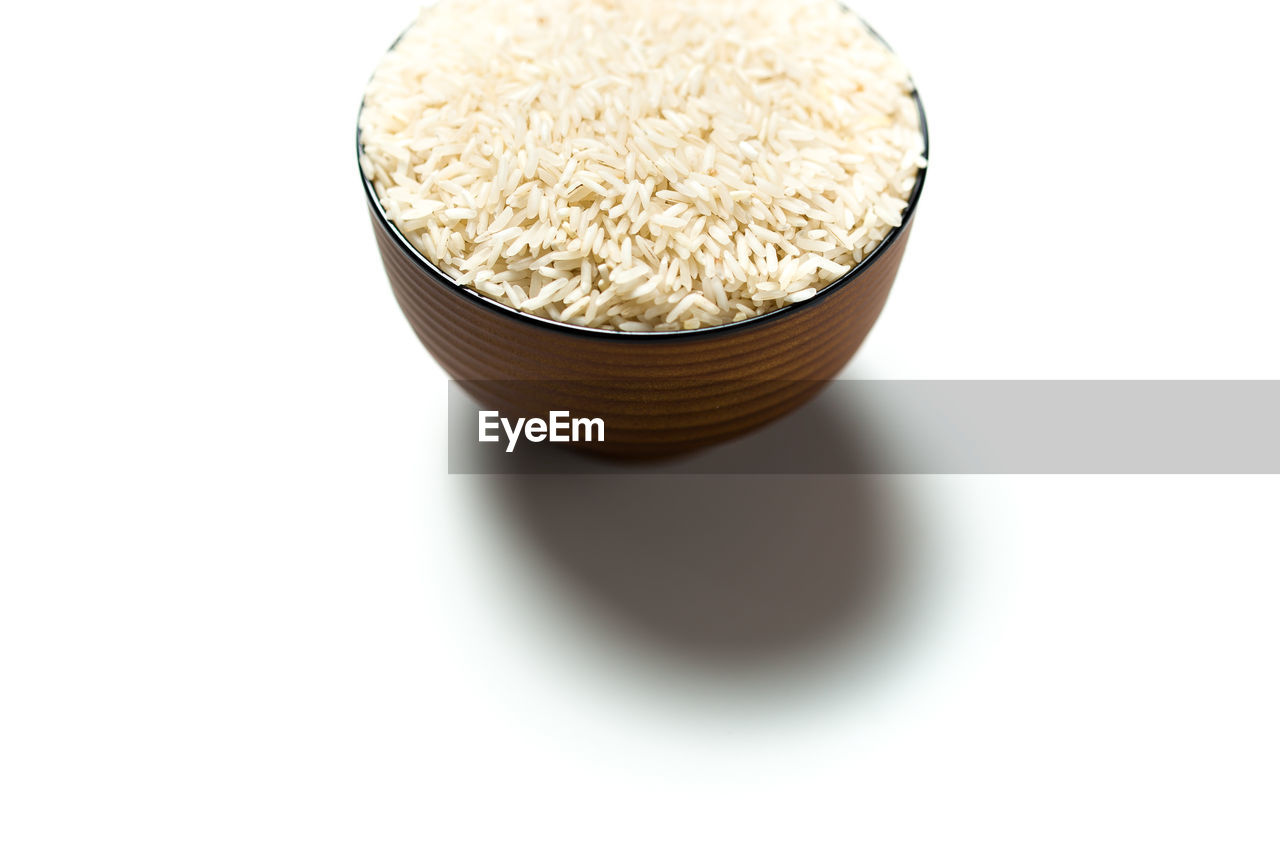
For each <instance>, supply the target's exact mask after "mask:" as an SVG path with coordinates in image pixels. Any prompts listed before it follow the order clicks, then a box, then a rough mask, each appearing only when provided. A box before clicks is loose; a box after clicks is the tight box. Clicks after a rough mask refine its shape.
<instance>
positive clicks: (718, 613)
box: [485, 393, 923, 674]
mask: <svg viewBox="0 0 1280 853" xmlns="http://www.w3.org/2000/svg"><path fill="white" fill-rule="evenodd" d="M851 417H852V415H851V413H850V412H848V411H847V409H844V410H842V409H841V407H840V406H839V405H838V401H836V400H834V399H833V397H832V395H829V394H825V393H824V394H822V395H820V396H819V397H818V398H817V399H815V400H814V401H813V402H811V403H810V404H808V405H807V406H805V407H803V408H802V409H801V410H800V411H798V412H795V413H793V414H792V415H790V416H788V417H787V418H785V419H783V420H782V421H779V422H777V423H776V424H774V425H772V426H770V427H768V428H766V429H764V430H761V431H759V432H757V433H755V434H753V435H751V436H748V437H746V438H744V439H741V440H739V441H737V442H735V443H733V444H732V445H728V446H726V447H723V448H718V449H716V450H713V451H711V453H716V454H720V457H721V458H719V459H717V464H716V466H715V467H716V470H732V468H731V466H730V465H729V464H728V463H727V461H726V460H732V459H735V458H737V459H743V460H746V459H751V458H755V457H757V456H758V455H760V454H768V455H772V457H773V458H788V460H789V463H790V464H791V465H792V467H789V468H788V469H787V470H792V471H821V470H836V471H859V470H875V468H876V465H875V464H873V463H872V462H871V461H870V460H872V459H874V454H876V453H877V449H878V446H879V445H880V444H881V442H878V441H877V440H876V439H875V436H874V435H873V432H874V429H873V427H872V425H871V424H870V423H861V421H865V420H866V419H863V418H859V419H858V420H859V421H860V423H850V419H851ZM512 464H513V469H512V470H513V472H514V471H518V470H520V469H519V468H518V467H517V466H518V463H516V462H514V461H513V463H512ZM747 467H749V466H747ZM561 470H563V469H561ZM574 470H577V471H579V472H581V473H586V474H595V475H596V476H565V475H523V476H521V475H517V476H507V477H497V478H494V477H486V478H485V479H486V481H487V482H488V489H487V490H488V491H490V492H491V500H492V502H493V503H495V504H505V507H506V515H508V516H509V517H510V519H511V521H512V522H513V523H515V524H517V525H521V526H523V528H524V532H525V534H526V535H525V537H524V539H525V540H526V541H527V542H529V543H530V544H531V546H533V547H536V548H539V549H541V550H542V551H543V552H544V554H545V559H542V560H535V561H531V565H533V566H546V567H549V571H550V572H551V573H552V575H553V577H554V578H555V580H556V581H558V582H559V583H560V584H561V585H563V586H564V587H566V588H567V591H568V593H569V595H570V597H571V598H572V599H574V600H576V601H578V602H580V605H581V606H582V607H584V608H586V609H587V610H588V614H587V615H588V616H589V617H590V618H591V619H592V620H593V621H603V622H605V623H606V625H607V626H609V628H610V632H611V633H614V634H617V635H618V636H619V637H623V638H626V639H627V640H628V641H629V642H631V643H638V644H640V645H641V646H643V647H644V649H645V650H648V651H652V652H657V653H659V654H660V655H661V656H663V657H665V658H668V659H670V660H671V661H675V662H678V663H679V664H680V665H682V666H693V667H698V668H712V669H714V670H715V671H716V672H717V673H720V674H725V673H726V672H744V671H745V672H748V673H752V672H762V671H765V670H767V669H771V668H773V667H774V666H776V665H778V664H785V665H790V664H793V663H795V662H797V661H813V660H815V659H817V658H820V657H822V656H823V655H826V654H828V653H831V652H838V653H839V656H840V658H841V660H842V661H843V662H845V663H848V662H849V659H850V657H851V656H853V657H856V658H859V659H866V660H870V659H875V658H878V657H881V656H882V654H881V653H882V652H884V651H886V650H887V649H888V648H889V647H890V646H891V645H892V640H893V639H894V638H895V637H896V636H897V634H898V633H899V632H900V629H901V627H902V625H903V622H904V620H905V618H906V616H907V615H908V614H909V611H910V609H911V608H910V606H909V605H910V603H911V597H912V596H911V595H910V591H911V589H912V587H913V582H914V574H915V570H916V568H917V566H918V564H919V559H918V558H919V556H920V554H919V545H920V542H921V540H922V536H923V531H922V530H921V525H920V518H919V513H917V512H916V511H914V509H913V507H912V506H911V505H910V502H909V501H908V500H906V499H905V496H904V493H903V489H902V488H901V482H900V481H898V480H896V479H895V478H886V477H875V476H856V475H841V476H822V475H814V474H807V475H798V476H797V475H749V476H735V475H730V474H672V473H668V472H667V470H664V469H662V468H659V469H656V471H655V470H654V469H649V470H646V469H645V468H644V467H637V466H635V465H634V464H632V465H628V464H620V463H611V462H607V461H600V460H594V459H589V458H584V459H582V460H581V461H579V462H577V463H576V465H575V468H574Z"/></svg>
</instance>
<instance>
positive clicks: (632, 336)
mask: <svg viewBox="0 0 1280 853" xmlns="http://www.w3.org/2000/svg"><path fill="white" fill-rule="evenodd" d="M841 5H843V4H841ZM860 20H861V19H860ZM862 25H863V26H864V27H866V29H867V32H869V33H870V34H871V36H872V37H873V38H875V39H876V40H877V41H879V42H880V43H881V44H883V45H884V46H885V47H886V48H887V49H888V50H889V51H890V52H891V53H894V55H895V56H896V55H897V54H896V53H895V52H894V50H893V48H892V47H891V46H890V45H889V43H888V42H887V41H885V39H884V37H883V36H881V35H880V34H879V33H878V32H876V31H875V30H874V29H873V28H872V27H871V25H870V24H868V23H867V22H866V21H862ZM412 26H413V25H412V24H411V25H410V28H411V27H412ZM405 32H408V29H406V30H405ZM403 36H404V33H401V34H400V36H397V37H396V40H395V41H394V42H392V43H391V46H390V47H388V48H387V50H386V51H385V52H384V55H385V53H389V52H391V51H392V50H394V49H395V47H396V45H397V44H399V43H400V39H401V38H402V37H403ZM907 79H908V81H909V82H910V83H911V100H912V101H913V102H914V103H915V105H916V112H917V114H918V115H919V116H920V135H921V138H922V140H923V143H924V149H923V151H922V152H921V155H920V156H921V157H922V158H923V159H924V161H925V165H923V166H921V167H920V169H919V171H917V172H916V180H915V184H914V186H912V188H911V195H910V196H909V197H908V198H907V206H906V207H905V208H904V209H903V211H902V224H901V225H899V226H897V227H895V228H893V229H892V230H891V231H890V232H889V234H888V235H887V236H886V237H885V238H884V239H883V240H881V241H880V244H879V245H878V246H876V247H875V248H874V249H872V250H871V254H869V255H867V256H866V257H865V258H863V259H862V260H861V261H860V262H859V263H858V264H856V265H855V266H854V267H853V269H851V270H849V271H848V272H847V273H845V274H844V275H842V276H840V277H839V278H837V279H836V280H835V281H833V282H831V283H830V284H828V285H827V286H826V287H824V288H822V289H821V290H819V291H818V292H817V293H815V294H814V295H813V296H811V297H810V298H808V299H806V300H804V301H803V302H792V303H791V304H789V305H784V306H782V307H781V308H775V309H773V310H772V311H768V312H766V313H764V314H757V315H756V316H754V317H747V318H745V319H742V320H734V321H731V322H728V323H722V324H721V325H719V326H703V327H702V328H698V329H668V330H662V331H652V332H644V331H627V330H624V329H611V328H598V327H593V326H579V325H575V324H573V323H566V322H564V321H562V320H552V319H551V318H550V317H539V316H538V315H536V314H529V313H527V312H525V311H521V310H520V309H519V308H513V307H511V306H510V305H507V304H506V303H505V302H499V301H498V300H497V299H494V298H493V297H492V296H486V295H485V294H483V293H480V292H479V291H476V290H473V289H471V288H469V287H466V286H465V285H461V284H458V283H457V282H455V281H454V280H453V279H452V278H450V277H449V276H448V275H447V274H445V272H444V271H443V270H441V269H440V268H439V267H437V266H436V265H435V264H434V263H432V262H431V261H430V260H429V259H428V258H427V257H426V256H425V255H423V254H422V253H421V252H420V251H418V249H417V247H416V246H414V245H413V243H411V242H410V241H409V238H407V237H406V236H405V235H404V234H403V233H402V232H401V231H400V229H399V228H397V227H396V224H395V223H394V222H392V221H391V218H390V217H389V216H388V215H387V212H386V210H384V209H383V207H382V202H381V201H379V200H378V193H377V190H376V189H375V188H374V186H373V181H371V180H370V179H369V178H368V176H366V175H365V173H364V166H363V165H362V163H361V159H362V158H363V156H364V146H363V145H362V144H361V131H360V118H361V116H362V115H363V114H364V105H365V99H364V97H361V98H360V109H359V110H357V112H356V169H357V170H358V171H359V173H360V183H361V184H362V185H363V186H364V194H365V200H366V202H367V203H368V205H369V208H370V210H371V211H372V212H373V214H374V217H375V219H376V221H377V223H378V225H379V226H381V227H382V228H383V230H385V231H386V232H387V233H388V234H389V235H390V236H391V238H392V240H394V241H395V243H396V245H397V247H398V248H399V249H400V251H401V252H402V253H404V254H405V255H406V256H407V257H408V258H409V260H410V261H411V262H413V264H414V265H415V266H417V267H418V268H419V269H420V270H421V271H422V272H423V273H425V274H426V275H427V277H428V278H430V279H431V280H432V282H433V283H434V284H436V285H437V286H439V287H442V288H444V289H446V290H448V291H450V292H452V293H454V294H455V295H457V296H459V297H461V298H463V299H467V300H469V301H470V302H471V303H472V304H474V305H477V306H479V307H480V308H482V309H484V310H487V311H490V312H496V313H498V314H501V315H502V316H504V317H506V318H508V319H511V320H516V321H517V322H521V323H526V324H529V325H532V326H536V327H538V328H541V329H546V330H548V331H551V332H558V333H560V334H566V335H577V336H579V337H588V338H595V339H597V340H628V341H667V342H671V341H677V340H682V339H685V338H690V337H695V336H696V337H699V338H705V337H710V336H713V335H717V336H719V335H732V334H737V333H739V332H746V331H749V330H751V329H755V328H757V327H758V326H760V325H762V324H765V323H770V322H778V321H780V320H784V319H786V318H788V317H791V316H794V315H795V314H796V313H798V312H800V311H804V310H806V309H809V308H812V307H814V306H816V305H818V304H820V303H822V302H824V301H825V300H827V299H829V298H831V297H832V296H834V295H835V294H836V293H837V292H839V291H841V290H843V289H845V288H846V287H848V286H850V285H851V284H852V283H853V282H855V281H856V280H857V279H858V278H860V277H861V276H862V275H863V274H864V273H865V272H866V271H867V270H869V269H870V268H871V267H872V266H874V265H875V264H876V263H877V262H878V261H879V260H880V259H881V258H882V257H883V256H884V255H885V254H887V253H888V251H889V249H890V248H892V247H893V244H894V243H896V242H897V241H898V239H899V238H901V237H902V235H903V234H904V233H905V232H906V230H907V229H908V228H910V227H911V220H912V218H913V217H914V216H915V212H916V207H917V206H918V205H919V202H920V193H921V190H923V189H924V182H925V177H926V175H927V173H928V171H929V125H928V121H927V120H926V118H925V112H924V102H923V101H922V100H921V99H920V90H919V88H918V87H917V86H916V84H915V80H914V79H912V78H910V77H908V78H907Z"/></svg>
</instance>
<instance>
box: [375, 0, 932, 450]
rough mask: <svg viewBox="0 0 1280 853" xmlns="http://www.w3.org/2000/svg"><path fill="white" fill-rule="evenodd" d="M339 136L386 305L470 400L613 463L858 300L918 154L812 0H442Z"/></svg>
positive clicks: (683, 436)
mask: <svg viewBox="0 0 1280 853" xmlns="http://www.w3.org/2000/svg"><path fill="white" fill-rule="evenodd" d="M357 153H358V157H359V162H360V171H361V178H362V182H363V185H364V189H365V195H366V201H367V204H368V208H369V213H370V217H371V219H372V223H373V229H374V233H375V236H376V239H377V243H378V248H379V251H380V253H381V255H382V259H383V262H384V265H385V267H386V270H387V274H388V277H389V279H390V281H391V284H392V289H393V292H394V293H395V296H396V299H397V301H398V303H399V304H400V307H401V309H402V310H403V312H404V314H405V316H406V317H407V318H408V320H409V323H410V325H411V326H412V327H413V329H414V331H415V332H416V333H417V335H418V337H419V338H420V339H421V341H422V342H423V344H424V345H425V346H426V348H427V349H428V350H429V351H430V352H431V354H432V355H433V356H434V357H435V358H436V359H437V361H439V363H440V364H441V365H442V366H443V367H444V369H445V370H446V371H447V372H448V373H449V374H450V375H451V376H452V377H454V378H455V379H457V380H459V381H460V382H462V383H463V385H464V386H465V387H466V388H467V389H468V390H469V391H470V392H471V393H472V395H473V396H475V397H477V398H478V399H479V400H480V402H481V403H482V404H483V405H485V406H486V407H488V408H494V409H498V410H500V411H502V412H503V413H504V414H506V413H507V412H510V413H512V414H515V415H518V416H528V415H533V414H545V413H547V412H548V411H552V410H572V411H573V412H574V414H575V415H576V414H579V413H582V414H584V415H590V416H592V417H600V418H602V419H603V420H604V422H605V423H606V425H607V426H606V435H607V441H606V442H605V443H604V444H602V445H599V446H595V447H592V448H590V449H594V450H602V451H604V452H607V453H617V454H624V455H659V454H667V453H673V452H680V451H684V450H688V449H693V448H696V447H699V446H703V445H707V444H711V443H715V442H718V441H722V440H724V439H727V438H731V437H734V436H737V435H740V434H742V433H744V432H746V431H748V430H750V429H753V428H755V427H758V426H760V425H762V424H764V423H767V422H768V421H770V420H772V419H774V418H776V417H779V416H780V415H782V414H785V413H786V412H788V411H790V410H791V409H794V408H795V407H796V406H798V405H800V404H801V403H803V402H804V401H805V400H806V399H808V398H809V397H811V396H813V394H815V393H816V392H817V390H818V389H819V388H820V387H821V383H822V382H824V381H826V380H829V379H831V378H833V377H834V376H835V375H836V374H837V373H839V371H840V370H841V368H843V366H844V365H845V364H846V363H847V362H848V361H849V359H850V358H852V356H853V355H854V353H855V352H856V350H857V349H858V347H859V346H860V345H861V343H862V341H863V339H864V338H865V337H866V335H867V333H868V332H869V331H870V329H871V327H872V325H873V324H874V323H875V321H876V319H877V317H878V316H879V314H880V312H881V309H882V308H883V307H884V304H885V300H886V299H887V296H888V292H889V288H890V286H891V285H892V283H893V280H894V278H895V276H896V274H897V270H898V266H899V263H900V262H901V259H902V255H903V252H904V250H905V248H906V245H907V240H908V237H909V236H910V232H911V224H912V221H913V215H914V213H915V210H916V207H917V205H918V201H919V198H920V193H921V190H922V188H923V185H924V177H925V171H926V165H927V157H928V140H927V131H926V126H925V119H924V111H923V108H922V105H921V102H920V98H919V94H918V93H917V92H916V89H915V86H914V84H913V83H912V81H911V78H910V76H909V75H908V73H907V71H906V68H905V66H904V65H903V63H902V62H901V61H900V60H899V59H898V58H897V56H896V55H894V54H893V53H892V52H891V51H890V50H889V48H888V47H887V46H886V44H885V43H884V42H883V41H882V40H881V39H880V37H879V36H878V35H877V34H876V33H875V32H874V31H872V30H871V29H870V28H869V27H868V26H867V25H866V24H865V23H863V21H862V20H861V19H860V18H858V17H857V16H856V15H854V14H853V13H851V12H850V11H848V10H847V9H845V8H844V7H843V6H841V5H839V4H838V3H836V2H835V0H699V2H695V3H687V2H680V0H646V2H644V3H637V2H627V0H532V2H527V3H520V4H512V3H509V2H508V0H440V2H438V3H436V4H434V5H431V6H428V7H427V8H425V9H423V10H422V12H421V14H420V15H419V17H418V19H417V20H416V22H415V23H414V24H413V25H411V26H410V27H409V29H407V30H406V31H405V32H404V33H403V34H402V35H401V36H400V38H399V39H398V40H397V41H396V42H395V44H394V45H393V46H392V47H391V49H390V50H389V51H388V52H387V54H386V55H385V56H384V57H383V59H382V61H381V62H380V63H379V65H378V67H377V69H376V71H375V73H374V75H373V77H372V79H371V80H370V82H369V84H368V86H367V88H366V91H365V96H364V100H363V103H362V104H361V109H360V114H359V119H358V131H357Z"/></svg>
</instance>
